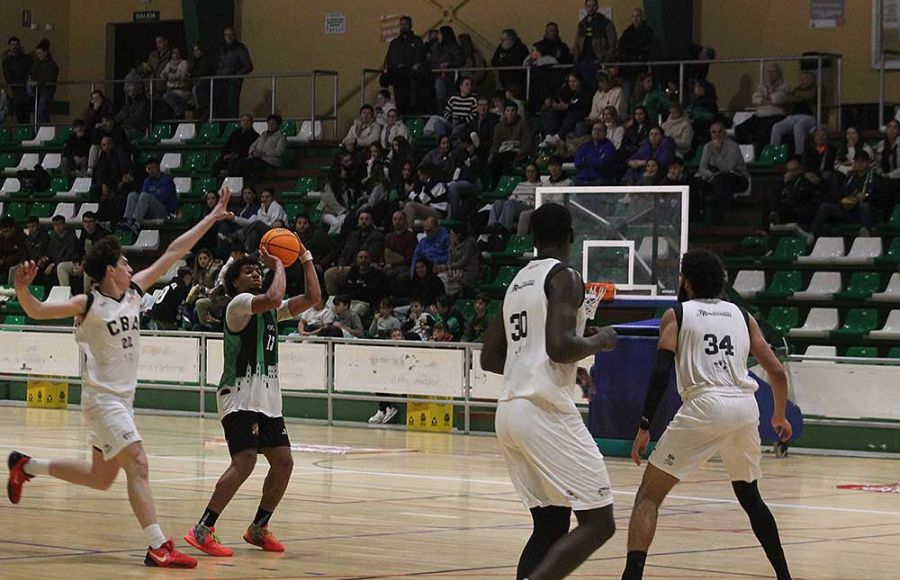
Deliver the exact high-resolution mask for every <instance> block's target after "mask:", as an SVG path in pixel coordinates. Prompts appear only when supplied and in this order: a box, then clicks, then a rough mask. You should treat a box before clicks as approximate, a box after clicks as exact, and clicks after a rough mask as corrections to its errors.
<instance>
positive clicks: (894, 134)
mask: <svg viewBox="0 0 900 580" xmlns="http://www.w3.org/2000/svg"><path fill="white" fill-rule="evenodd" d="M898 137H900V121H897V119H891V120H890V121H888V123H887V126H886V127H885V137H884V139H883V140H882V141H881V142H880V143H878V146H877V147H876V148H875V156H876V157H875V160H876V171H877V173H878V175H879V176H880V177H881V183H880V184H879V188H880V189H881V190H882V192H883V193H884V195H885V197H886V199H890V200H896V199H898V197H900V141H898V139H897V138H898ZM890 205H891V206H892V205H893V204H890Z"/></svg>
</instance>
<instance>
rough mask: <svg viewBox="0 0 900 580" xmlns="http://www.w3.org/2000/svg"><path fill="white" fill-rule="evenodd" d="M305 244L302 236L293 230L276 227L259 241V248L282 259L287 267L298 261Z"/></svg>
mask: <svg viewBox="0 0 900 580" xmlns="http://www.w3.org/2000/svg"><path fill="white" fill-rule="evenodd" d="M302 248H303V244H301V243H300V238H298V237H297V234H295V233H294V232H292V231H291V230H288V229H285V228H274V229H271V230H269V231H267V232H266V234H265V235H264V236H263V237H262V240H260V242H259V249H260V250H265V251H267V252H269V253H270V254H272V255H273V256H275V257H276V258H278V259H279V260H281V262H282V263H283V264H284V267H285V268H287V267H288V266H290V265H291V264H293V263H294V262H296V261H297V258H298V257H299V256H300V252H302V251H303V250H302Z"/></svg>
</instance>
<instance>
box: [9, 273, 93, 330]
mask: <svg viewBox="0 0 900 580" xmlns="http://www.w3.org/2000/svg"><path fill="white" fill-rule="evenodd" d="M36 275H37V266H36V265H35V263H34V262H31V261H28V262H25V263H23V264H21V265H19V267H18V268H16V275H15V278H14V279H13V284H14V285H15V287H16V298H18V299H19V304H21V305H22V309H23V310H24V311H25V314H27V315H28V317H29V318H33V319H35V320H52V319H58V318H72V317H73V316H79V315H81V314H84V311H85V309H86V308H87V300H88V299H87V294H79V295H78V296H75V297H73V298H70V299H68V300H66V301H65V302H54V303H50V304H48V303H46V302H41V301H40V300H38V299H37V298H35V297H34V296H33V295H32V294H31V292H29V291H28V286H29V285H31V283H32V282H34V277H35V276H36Z"/></svg>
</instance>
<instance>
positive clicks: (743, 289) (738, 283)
mask: <svg viewBox="0 0 900 580" xmlns="http://www.w3.org/2000/svg"><path fill="white" fill-rule="evenodd" d="M765 287H766V273H765V272H763V271H762V270H741V271H740V272H738V274H737V276H736V277H735V279H734V290H735V291H736V292H737V293H738V294H740V296H741V297H742V298H745V299H749V298H754V297H755V296H756V293H757V292H759V291H761V290H764V289H765Z"/></svg>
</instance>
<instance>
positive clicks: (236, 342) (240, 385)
mask: <svg viewBox="0 0 900 580" xmlns="http://www.w3.org/2000/svg"><path fill="white" fill-rule="evenodd" d="M300 253H301V255H300V262H301V263H302V264H303V274H304V277H305V279H306V286H305V288H306V290H305V293H304V294H302V295H300V296H294V297H293V298H290V299H288V300H284V290H285V276H284V265H283V264H282V263H281V260H279V259H278V258H276V257H274V256H271V255H269V254H268V253H267V252H265V251H261V255H262V260H263V262H264V263H265V265H266V267H268V268H269V269H270V270H271V271H272V272H273V273H274V276H273V279H272V283H271V285H270V286H269V288H268V290H266V291H265V292H263V291H262V271H261V268H260V264H259V261H257V260H256V259H255V258H253V257H250V256H247V257H244V258H241V259H240V260H238V261H236V262H235V263H234V264H232V265H231V267H230V268H229V269H228V271H227V272H226V273H225V288H226V289H227V290H228V293H229V295H231V296H233V298H232V300H231V302H230V303H229V304H228V307H227V309H226V311H225V329H224V336H225V344H224V348H225V353H224V354H225V369H224V371H223V373H222V379H221V381H219V390H218V392H217V393H216V399H217V403H218V407H219V418H220V419H221V421H222V427H223V428H224V430H225V439H226V440H227V441H228V451H229V453H230V454H231V465H229V466H228V469H226V470H225V473H224V474H222V477H220V478H219V481H218V483H216V489H215V491H214V492H213V495H212V498H211V499H210V500H209V504H208V505H207V507H206V511H204V512H203V516H202V517H201V518H200V521H198V522H197V525H195V526H194V527H193V528H191V530H189V531H188V533H187V534H186V535H185V537H184V539H185V540H186V541H187V542H188V543H189V544H191V545H192V546H194V547H195V548H197V549H198V550H200V551H202V552H205V553H206V554H209V555H210V556H224V557H227V556H231V555H233V553H234V552H233V550H232V549H231V548H229V547H227V546H223V545H222V544H221V543H220V542H219V540H218V537H217V536H216V534H215V526H216V520H217V519H218V517H219V514H221V513H222V510H224V509H225V506H227V505H228V502H230V501H231V498H232V497H234V494H235V493H236V492H237V490H238V488H240V487H241V485H242V484H243V483H244V481H246V480H247V478H248V477H249V476H250V474H251V473H252V472H253V468H254V467H255V466H256V456H257V454H258V453H262V454H263V455H265V456H266V460H268V462H269V473H268V475H267V476H266V480H265V483H264V484H263V493H262V500H261V501H260V503H259V509H258V510H257V512H256V517H254V518H253V522H252V523H251V524H250V527H249V528H248V529H247V531H246V532H245V533H244V536H243V537H244V541H246V542H248V543H250V544H253V545H254V546H259V547H260V548H262V549H263V550H266V551H268V552H283V551H284V545H283V544H282V543H281V542H279V541H278V540H277V539H275V536H274V535H273V534H272V533H271V532H270V531H269V529H268V524H269V519H270V518H271V517H272V512H273V511H275V508H276V507H277V506H278V502H280V501H281V498H282V496H283V495H284V491H285V489H287V484H288V481H289V480H290V477H291V471H292V469H293V467H294V461H293V459H292V457H291V447H290V445H291V442H290V440H289V439H288V434H287V429H286V428H285V425H284V417H282V414H281V389H280V387H279V384H278V321H279V320H285V319H288V318H294V317H296V316H299V315H300V314H301V313H303V312H304V311H305V310H307V309H308V308H310V307H311V306H314V305H315V304H317V303H318V302H319V298H320V295H321V291H320V289H319V278H318V276H317V275H316V270H315V267H314V265H313V259H312V255H311V254H310V253H309V252H308V251H306V249H305V248H304V247H303V245H302V244H301V245H300Z"/></svg>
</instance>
